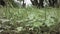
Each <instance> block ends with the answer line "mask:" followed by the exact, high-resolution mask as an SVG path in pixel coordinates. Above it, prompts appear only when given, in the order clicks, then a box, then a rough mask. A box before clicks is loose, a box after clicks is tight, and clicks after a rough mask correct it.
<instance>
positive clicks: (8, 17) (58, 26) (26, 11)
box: [0, 0, 60, 34]
mask: <svg viewBox="0 0 60 34" xmlns="http://www.w3.org/2000/svg"><path fill="white" fill-rule="evenodd" d="M5 2H6V3H7V5H6V6H5V7H2V8H0V34H42V33H43V34H50V33H51V32H52V31H54V33H58V32H60V8H52V7H51V8H40V9H38V8H36V7H28V8H15V7H16V6H17V5H15V4H14V3H13V0H6V1H5ZM17 7H18V6H17Z"/></svg>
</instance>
